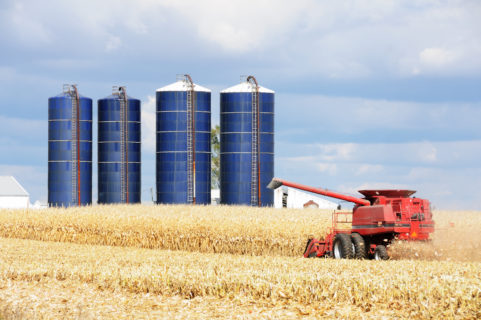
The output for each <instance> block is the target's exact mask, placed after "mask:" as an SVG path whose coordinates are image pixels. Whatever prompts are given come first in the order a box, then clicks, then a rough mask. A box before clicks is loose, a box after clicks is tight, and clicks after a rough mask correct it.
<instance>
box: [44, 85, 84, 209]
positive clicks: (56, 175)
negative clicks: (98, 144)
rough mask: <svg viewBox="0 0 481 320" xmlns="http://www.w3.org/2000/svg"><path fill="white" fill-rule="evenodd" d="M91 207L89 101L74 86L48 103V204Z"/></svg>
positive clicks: (53, 205)
mask: <svg viewBox="0 0 481 320" xmlns="http://www.w3.org/2000/svg"><path fill="white" fill-rule="evenodd" d="M91 203H92V99H90V98H86V97H83V96H81V95H79V93H78V90H77V86H76V85H64V88H63V92H62V93H61V94H59V95H58V96H56V97H52V98H49V99H48V204H49V206H51V207H69V206H80V205H89V204H91Z"/></svg>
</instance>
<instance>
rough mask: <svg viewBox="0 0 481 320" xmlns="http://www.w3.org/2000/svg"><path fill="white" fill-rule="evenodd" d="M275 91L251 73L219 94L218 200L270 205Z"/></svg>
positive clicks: (271, 199) (272, 197)
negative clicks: (260, 84)
mask: <svg viewBox="0 0 481 320" xmlns="http://www.w3.org/2000/svg"><path fill="white" fill-rule="evenodd" d="M273 177H274V91H272V90H269V89H266V88H264V87H261V86H259V85H258V84H257V81H256V79H255V78H254V77H253V76H249V77H248V78H247V81H245V82H242V83H241V84H239V85H236V86H234V87H231V88H228V89H226V90H223V91H221V94H220V201H221V203H222V204H240V205H251V206H272V205H273V202H274V194H273V191H272V190H270V189H268V188H267V185H268V184H269V182H270V181H271V180H272V178H273Z"/></svg>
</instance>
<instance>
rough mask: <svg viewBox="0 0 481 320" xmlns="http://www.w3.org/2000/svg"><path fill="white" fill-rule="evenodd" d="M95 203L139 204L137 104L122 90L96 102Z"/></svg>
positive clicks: (139, 159)
mask: <svg viewBox="0 0 481 320" xmlns="http://www.w3.org/2000/svg"><path fill="white" fill-rule="evenodd" d="M98 130H99V131H98V202H99V203H102V204H107V203H140V196H141V195H140V192H141V170H140V167H141V155H140V136H141V135H140V100H138V99H135V98H132V97H129V96H128V95H127V92H126V88H125V87H113V90H112V95H110V96H108V97H106V98H103V99H99V100H98Z"/></svg>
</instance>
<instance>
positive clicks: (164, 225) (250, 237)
mask: <svg viewBox="0 0 481 320" xmlns="http://www.w3.org/2000/svg"><path fill="white" fill-rule="evenodd" d="M434 220H435V222H436V232H435V233H434V234H433V236H432V238H433V240H432V241H431V242H428V243H419V242H410V243H406V242H398V243H395V244H394V245H393V246H391V248H390V254H391V256H392V257H393V259H395V260H390V261H360V260H340V261H338V260H333V259H304V258H302V257H301V255H302V252H303V250H304V246H305V243H306V240H307V238H309V237H313V236H315V237H320V238H322V237H323V236H324V235H325V234H326V233H327V232H328V228H329V226H330V225H331V212H328V211H319V210H275V209H257V208H246V207H226V206H219V207H210V206H206V207H202V206H195V207H192V206H153V207H149V206H141V205H138V206H137V205H136V206H93V207H85V208H71V209H48V210H40V211H32V210H29V211H26V210H1V211H0V257H1V258H2V259H1V260H0V319H2V320H3V319H22V318H28V319H52V318H54V319H64V318H67V319H98V318H112V319H122V318H124V319H132V318H166V319H167V318H168V319H176V318H177V319H186V318H193V319H196V318H199V319H206V318H209V319H210V318H230V319H263V318H264V319H281V318H284V319H292V318H312V319H315V318H332V319H338V318H343V319H351V318H352V319H363V318H375V319H379V318H406V319H429V318H431V319H440V318H442V319H453V318H458V319H477V318H481V253H480V252H481V250H480V249H481V248H480V245H481V238H480V236H479V232H478V230H479V228H480V226H481V213H480V212H452V211H451V212H449V211H438V212H435V213H434ZM119 301H120V302H119Z"/></svg>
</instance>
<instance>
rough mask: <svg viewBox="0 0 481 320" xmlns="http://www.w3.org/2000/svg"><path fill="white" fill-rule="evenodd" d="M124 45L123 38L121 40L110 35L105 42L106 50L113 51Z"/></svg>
mask: <svg viewBox="0 0 481 320" xmlns="http://www.w3.org/2000/svg"><path fill="white" fill-rule="evenodd" d="M121 45H122V40H120V38H119V37H116V36H110V38H109V39H108V40H107V43H106V44H105V51H107V52H111V51H115V50H117V49H118V48H120V46H121Z"/></svg>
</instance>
